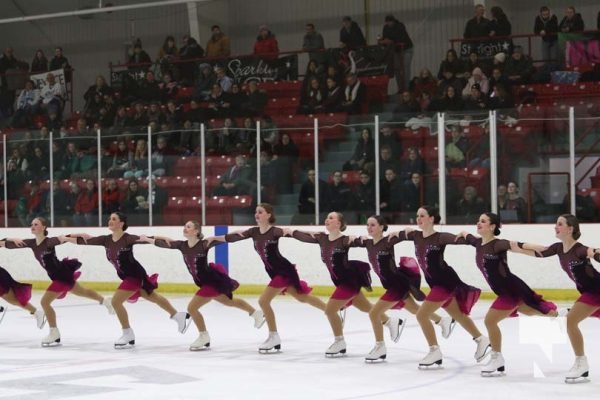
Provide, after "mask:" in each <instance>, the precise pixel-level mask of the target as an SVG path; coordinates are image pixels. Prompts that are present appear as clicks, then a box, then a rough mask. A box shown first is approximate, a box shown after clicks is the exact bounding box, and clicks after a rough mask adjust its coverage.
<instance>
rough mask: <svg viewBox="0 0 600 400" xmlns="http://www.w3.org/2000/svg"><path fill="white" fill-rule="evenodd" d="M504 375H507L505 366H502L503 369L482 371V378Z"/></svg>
mask: <svg viewBox="0 0 600 400" xmlns="http://www.w3.org/2000/svg"><path fill="white" fill-rule="evenodd" d="M504 375H506V371H504V368H502V370H497V371H481V377H482V378H498V377H501V376H504Z"/></svg>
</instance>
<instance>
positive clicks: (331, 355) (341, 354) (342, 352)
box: [325, 349, 346, 358]
mask: <svg viewBox="0 0 600 400" xmlns="http://www.w3.org/2000/svg"><path fill="white" fill-rule="evenodd" d="M345 356H346V349H343V350H340V351H339V352H337V353H325V357H327V358H338V357H345Z"/></svg>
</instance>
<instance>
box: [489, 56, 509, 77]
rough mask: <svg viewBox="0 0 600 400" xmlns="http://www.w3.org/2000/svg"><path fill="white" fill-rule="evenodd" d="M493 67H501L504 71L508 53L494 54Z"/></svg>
mask: <svg viewBox="0 0 600 400" xmlns="http://www.w3.org/2000/svg"><path fill="white" fill-rule="evenodd" d="M492 63H493V65H492V68H499V69H500V71H502V73H504V67H505V66H506V53H503V52H500V53H497V54H496V55H494V58H493V59H492Z"/></svg>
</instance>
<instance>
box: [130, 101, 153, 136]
mask: <svg viewBox="0 0 600 400" xmlns="http://www.w3.org/2000/svg"><path fill="white" fill-rule="evenodd" d="M148 123H149V121H148V113H147V112H146V108H145V104H144V102H142V101H136V102H135V103H134V105H133V115H132V116H131V118H130V119H129V124H130V126H131V127H132V128H135V129H136V130H140V131H142V132H143V131H145V130H146V127H147V126H148Z"/></svg>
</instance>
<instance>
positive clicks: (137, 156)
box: [123, 139, 148, 179]
mask: <svg viewBox="0 0 600 400" xmlns="http://www.w3.org/2000/svg"><path fill="white" fill-rule="evenodd" d="M147 172H148V144H147V143H146V139H138V140H137V142H136V144H135V151H134V152H133V159H132V163H131V164H130V166H129V168H128V169H127V170H126V171H125V172H124V173H123V178H125V179H131V178H135V179H140V178H142V177H144V176H146V173H147Z"/></svg>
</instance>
